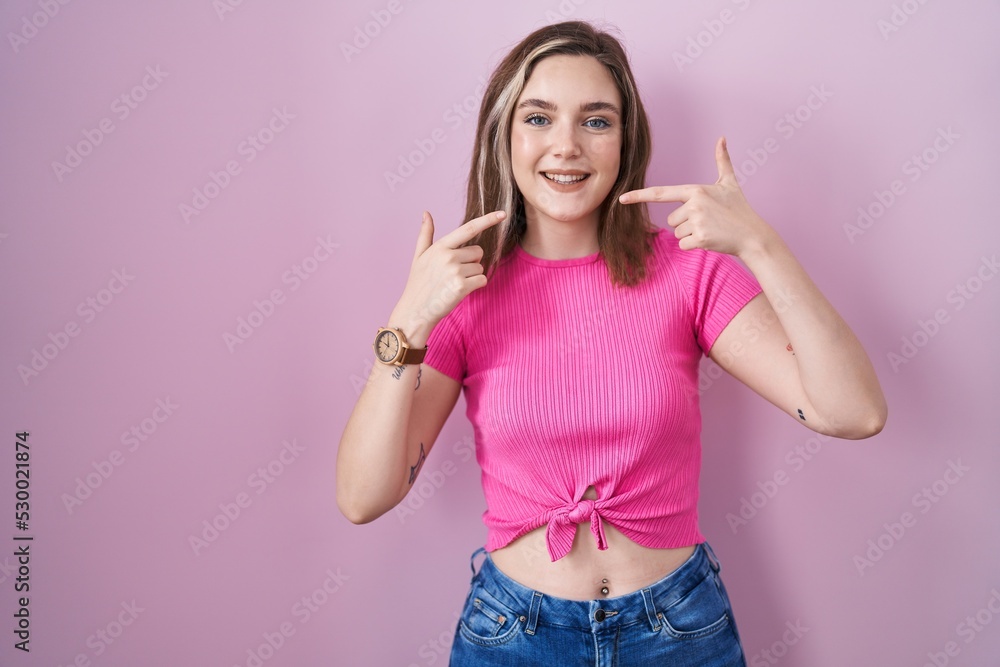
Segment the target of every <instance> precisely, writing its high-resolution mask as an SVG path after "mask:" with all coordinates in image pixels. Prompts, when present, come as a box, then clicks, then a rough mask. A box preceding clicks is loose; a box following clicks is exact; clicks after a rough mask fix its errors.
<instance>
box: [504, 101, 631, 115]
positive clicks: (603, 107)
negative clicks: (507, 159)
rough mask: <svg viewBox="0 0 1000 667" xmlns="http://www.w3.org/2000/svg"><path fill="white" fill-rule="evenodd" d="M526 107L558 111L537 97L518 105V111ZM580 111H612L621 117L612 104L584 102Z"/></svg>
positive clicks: (552, 105) (550, 103)
mask: <svg viewBox="0 0 1000 667" xmlns="http://www.w3.org/2000/svg"><path fill="white" fill-rule="evenodd" d="M525 107H538V108H539V109H544V110H545V111H555V110H556V105H555V104H553V103H552V102H549V101H547V100H540V99H538V98H537V97H532V98H529V99H526V100H524V101H523V102H521V103H520V104H518V105H517V108H518V110H520V109H524V108H525ZM580 111H583V112H585V113H591V112H593V111H610V112H611V113H613V114H616V115H618V116H621V112H620V111H619V110H618V107H616V106H615V105H614V104H611V103H610V102H584V103H583V104H581V105H580Z"/></svg>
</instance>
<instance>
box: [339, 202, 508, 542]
mask: <svg viewBox="0 0 1000 667" xmlns="http://www.w3.org/2000/svg"><path fill="white" fill-rule="evenodd" d="M503 218H504V214H503V212H500V211H494V212H493V213H488V214H487V215H484V216H482V217H479V218H474V219H473V220H470V221H469V222H467V223H465V224H464V225H462V226H461V227H459V228H458V229H456V230H454V231H452V232H451V233H449V234H447V235H445V236H444V237H442V238H441V239H440V240H439V241H438V242H437V243H433V239H434V222H433V220H432V219H431V216H430V214H429V213H425V214H424V219H423V223H422V225H421V228H420V238H419V239H418V241H417V250H416V253H415V254H414V258H413V265H412V267H411V269H410V277H409V279H408V280H407V283H406V288H405V289H404V290H403V296H402V298H401V299H400V300H399V303H398V304H397V305H396V308H395V309H394V310H393V312H392V315H391V316H390V317H389V322H388V324H387V325H386V326H390V327H398V328H399V329H401V330H402V331H403V334H404V335H405V336H406V339H407V341H408V342H409V344H410V346H411V347H417V348H419V347H423V346H424V345H426V343H427V339H428V337H429V336H430V333H431V331H432V330H433V328H434V326H435V325H436V324H437V322H439V321H440V320H441V319H442V318H443V317H444V316H445V315H447V314H448V313H450V312H451V311H452V310H453V309H454V308H455V306H456V305H458V303H459V302H460V301H461V300H462V299H463V298H464V297H465V296H466V295H467V294H469V293H470V292H472V291H473V290H475V289H479V288H480V287H483V286H484V285H486V276H485V275H483V267H482V264H480V260H482V256H483V251H482V248H481V247H480V246H478V245H470V246H464V245H463V244H465V243H466V242H468V241H470V240H472V239H474V238H475V237H476V236H477V235H478V234H479V233H480V232H482V231H483V230H484V229H486V228H487V227H489V226H491V225H494V224H496V223H498V222H500V221H501V220H503ZM421 369H422V370H421ZM418 374H419V376H420V382H419V388H418V384H417V377H418ZM460 391H461V384H460V383H459V382H456V381H455V380H454V379H452V378H450V377H448V376H447V375H444V374H443V373H440V372H439V371H437V370H435V369H433V368H431V367H430V366H423V367H421V366H416V365H409V366H400V367H397V366H387V365H385V364H381V363H378V362H376V363H375V365H374V367H373V368H372V371H371V374H370V376H369V378H368V381H367V382H366V383H365V387H364V389H363V390H362V392H361V396H360V397H359V398H358V402H357V404H356V405H355V406H354V410H353V411H352V412H351V416H350V418H349V419H348V421H347V426H346V427H345V428H344V433H343V435H342V436H341V439H340V448H339V450H338V452H337V506H338V507H339V508H340V511H341V512H342V513H343V514H344V516H346V517H347V518H348V519H349V520H350V521H352V522H353V523H367V522H369V521H373V520H375V519H377V518H378V517H380V516H382V515H383V514H385V513H386V512H388V511H389V510H391V509H392V508H393V507H395V506H396V505H397V504H398V503H399V502H400V501H401V500H402V499H403V497H404V496H406V493H407V491H409V489H410V488H411V487H412V485H413V482H414V480H416V477H417V474H418V473H419V472H420V467H421V465H422V464H423V462H424V460H425V459H426V457H427V455H429V454H430V451H431V448H432V447H433V445H434V441H435V440H436V439H437V436H438V434H439V433H440V432H441V428H442V427H443V426H444V423H445V421H446V420H447V419H448V415H450V414H451V411H452V409H453V408H454V407H455V402H456V401H457V400H458V394H459V393H460Z"/></svg>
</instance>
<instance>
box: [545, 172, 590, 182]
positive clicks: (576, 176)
mask: <svg viewBox="0 0 1000 667" xmlns="http://www.w3.org/2000/svg"><path fill="white" fill-rule="evenodd" d="M542 176H544V177H545V178H547V179H549V180H550V181H552V182H553V183H561V184H562V185H572V184H573V183H579V182H580V181H583V180H585V179H587V178H589V177H590V174H584V173H579V172H578V173H558V172H552V171H543V172H542Z"/></svg>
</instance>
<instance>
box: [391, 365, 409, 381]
mask: <svg viewBox="0 0 1000 667" xmlns="http://www.w3.org/2000/svg"><path fill="white" fill-rule="evenodd" d="M405 370H406V366H396V368H395V369H394V370H393V371H392V377H394V378H396V379H397V380H398V379H399V378H401V377H403V371H405Z"/></svg>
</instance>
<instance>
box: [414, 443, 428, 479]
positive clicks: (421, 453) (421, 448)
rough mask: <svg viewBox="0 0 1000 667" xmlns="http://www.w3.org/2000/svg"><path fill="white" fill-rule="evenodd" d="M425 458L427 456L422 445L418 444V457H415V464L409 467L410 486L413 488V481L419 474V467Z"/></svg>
mask: <svg viewBox="0 0 1000 667" xmlns="http://www.w3.org/2000/svg"><path fill="white" fill-rule="evenodd" d="M426 458H427V454H425V453H424V443H422V442H421V443H420V456H418V457H417V462H416V463H415V464H413V465H411V466H410V486H413V480H415V479H416V478H417V473H418V472H420V465H421V464H422V463H423V462H424V459H426Z"/></svg>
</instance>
